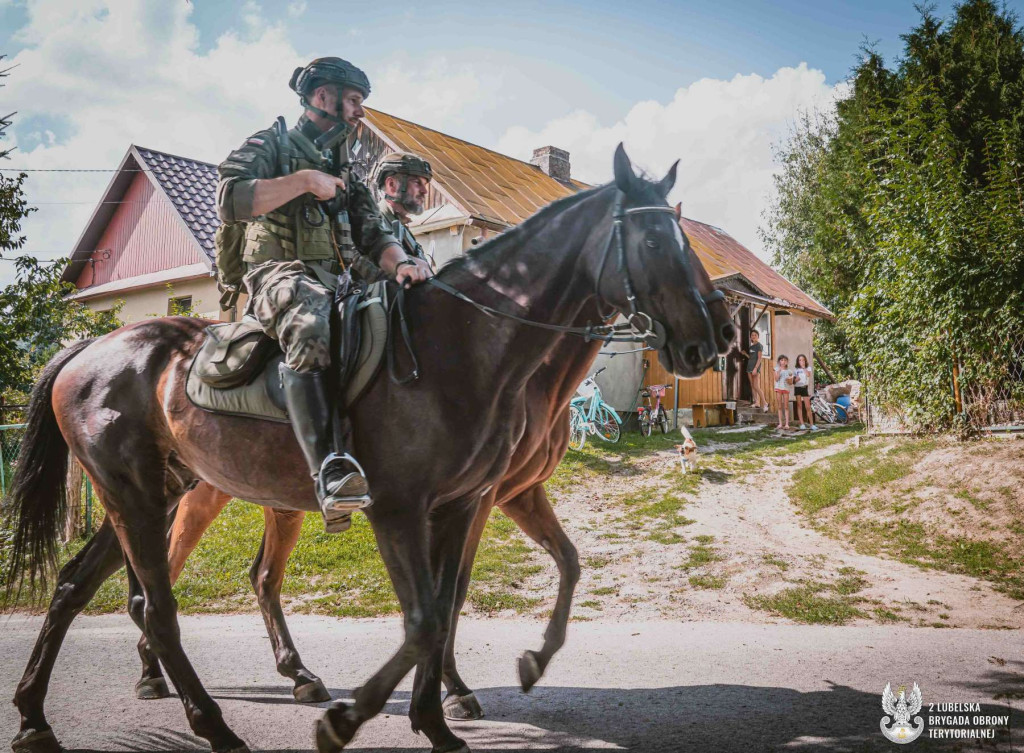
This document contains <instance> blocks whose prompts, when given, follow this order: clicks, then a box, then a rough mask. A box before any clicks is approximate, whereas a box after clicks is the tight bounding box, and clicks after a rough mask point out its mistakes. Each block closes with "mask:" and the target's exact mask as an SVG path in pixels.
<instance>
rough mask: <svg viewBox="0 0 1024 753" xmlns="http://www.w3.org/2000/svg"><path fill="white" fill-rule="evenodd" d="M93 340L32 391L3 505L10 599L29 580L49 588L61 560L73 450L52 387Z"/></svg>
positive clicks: (57, 360)
mask: <svg viewBox="0 0 1024 753" xmlns="http://www.w3.org/2000/svg"><path fill="white" fill-rule="evenodd" d="M91 342H92V340H80V341H78V342H76V343H74V344H73V345H71V346H69V347H67V348H65V349H64V350H62V351H61V352H60V353H58V354H57V355H56V356H54V357H53V359H52V360H51V361H50V362H49V363H48V364H47V365H46V368H45V369H43V373H42V376H40V377H39V381H38V382H37V383H36V386H35V387H34V388H33V389H32V397H31V398H30V400H29V405H28V418H27V420H26V425H25V436H24V438H23V439H22V443H21V449H20V451H19V452H18V464H17V468H16V469H15V471H14V480H13V482H12V484H11V489H10V492H9V493H8V494H7V497H6V498H5V499H4V501H3V518H4V527H5V528H7V529H8V530H11V529H13V531H14V538H13V539H12V541H11V545H10V552H9V559H8V562H7V573H6V574H5V575H6V576H7V577H6V580H7V595H8V597H9V596H10V595H11V591H12V589H13V587H14V585H15V584H16V583H17V584H18V586H19V588H20V586H21V584H22V582H23V581H24V579H25V575H26V573H27V574H28V576H29V586H30V589H31V590H32V591H34V590H35V586H36V579H37V578H38V579H39V580H40V581H41V583H42V585H43V586H44V587H45V585H46V573H47V571H48V570H49V568H51V567H52V566H53V564H54V562H55V561H56V558H57V540H58V536H59V535H60V530H61V527H62V525H63V523H64V518H65V516H66V514H67V509H68V504H67V471H68V444H67V442H66V441H65V439H64V435H63V434H61V433H60V427H59V426H58V425H57V416H56V415H55V414H54V412H53V403H52V397H53V383H54V382H56V381H57V375H58V374H60V371H61V369H63V368H64V367H65V366H66V365H67V364H68V362H69V361H71V359H72V358H74V357H75V356H76V355H78V354H79V353H80V352H82V350H84V349H85V347H86V346H87V345H89V343H91Z"/></svg>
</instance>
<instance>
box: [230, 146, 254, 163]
mask: <svg viewBox="0 0 1024 753" xmlns="http://www.w3.org/2000/svg"><path fill="white" fill-rule="evenodd" d="M254 159H256V153H255V152H246V151H243V150H241V149H236V150H235V151H233V152H231V154H229V155H228V160H235V161H237V162H252V161H253V160H254Z"/></svg>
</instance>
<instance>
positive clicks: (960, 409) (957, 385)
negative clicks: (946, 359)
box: [953, 356, 964, 416]
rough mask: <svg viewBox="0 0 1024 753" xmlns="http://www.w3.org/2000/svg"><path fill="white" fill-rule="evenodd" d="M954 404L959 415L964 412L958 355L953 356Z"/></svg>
mask: <svg viewBox="0 0 1024 753" xmlns="http://www.w3.org/2000/svg"><path fill="white" fill-rule="evenodd" d="M953 405H954V406H955V407H956V414H957V415H958V416H959V415H960V414H961V413H963V412H964V403H963V400H962V399H961V397H960V364H958V363H957V360H956V356H953Z"/></svg>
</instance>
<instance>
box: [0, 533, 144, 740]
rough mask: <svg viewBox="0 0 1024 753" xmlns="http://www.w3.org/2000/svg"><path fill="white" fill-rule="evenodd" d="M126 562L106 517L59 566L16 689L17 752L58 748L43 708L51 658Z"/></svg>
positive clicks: (52, 659) (51, 666)
mask: <svg viewBox="0 0 1024 753" xmlns="http://www.w3.org/2000/svg"><path fill="white" fill-rule="evenodd" d="M123 563H124V559H123V557H122V555H121V547H120V546H119V545H118V543H117V537H116V536H115V535H114V529H113V526H112V525H111V524H110V520H109V518H108V519H104V521H103V524H102V525H101V526H100V528H99V530H98V531H96V534H95V535H94V536H93V537H92V538H91V539H90V540H89V542H88V543H87V544H86V545H85V546H84V547H83V548H82V550H81V551H80V552H79V553H78V554H77V555H75V557H74V558H73V559H71V561H69V562H68V563H67V564H66V565H64V567H63V568H61V571H60V575H58V576H57V588H56V590H55V591H54V594H53V599H52V600H51V601H50V608H49V609H48V610H47V613H46V619H45V620H44V621H43V627H42V629H41V630H40V631H39V638H38V639H36V645H35V648H34V649H33V650H32V656H31V657H29V660H28V666H26V667H25V674H24V675H22V678H21V682H20V683H18V689H17V690H16V691H15V694H14V705H15V706H17V708H18V712H19V714H20V715H21V729H20V730H19V732H18V736H17V737H15V738H14V741H13V742H12V743H11V747H12V748H13V749H14V751H15V752H16V753H59V751H60V745H59V744H58V743H57V738H56V737H55V736H54V734H53V730H52V729H51V728H50V725H49V724H48V723H47V721H46V717H45V715H44V713H43V702H44V700H45V699H46V690H47V687H48V686H49V684H50V675H51V674H52V672H53V664H54V662H55V661H56V660H57V654H58V653H59V652H60V647H61V644H62V643H63V642H64V636H65V635H67V632H68V628H69V627H70V626H71V622H72V620H74V619H75V617H76V616H77V615H78V613H79V612H81V611H82V609H83V608H84V607H85V605H86V604H88V603H89V600H90V599H92V597H93V596H94V595H95V594H96V591H97V590H98V589H99V587H100V586H101V585H102V584H103V581H105V580H106V579H107V578H109V577H110V576H111V575H113V574H114V573H115V572H117V570H118V569H119V568H120V567H121V565H122V564H123Z"/></svg>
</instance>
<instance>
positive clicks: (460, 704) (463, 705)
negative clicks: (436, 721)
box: [441, 693, 484, 722]
mask: <svg viewBox="0 0 1024 753" xmlns="http://www.w3.org/2000/svg"><path fill="white" fill-rule="evenodd" d="M441 708H442V709H443V710H444V718H445V719H451V720H452V721H456V722H468V721H472V720H474V719H483V716H484V710H483V709H482V708H480V701H478V700H477V699H476V695H474V694H473V693H469V694H468V695H447V696H445V699H444V703H442V704H441Z"/></svg>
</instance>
